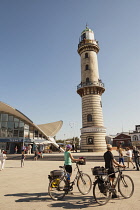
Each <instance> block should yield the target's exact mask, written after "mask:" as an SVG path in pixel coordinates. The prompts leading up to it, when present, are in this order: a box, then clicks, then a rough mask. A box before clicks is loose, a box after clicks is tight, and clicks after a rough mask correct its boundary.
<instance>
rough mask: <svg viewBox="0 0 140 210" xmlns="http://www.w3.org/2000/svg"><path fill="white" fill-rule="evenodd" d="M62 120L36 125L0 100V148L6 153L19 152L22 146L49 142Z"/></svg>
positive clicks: (32, 146) (60, 125)
mask: <svg viewBox="0 0 140 210" xmlns="http://www.w3.org/2000/svg"><path fill="white" fill-rule="evenodd" d="M62 124H63V122H62V121H57V122H53V123H46V124H40V125H36V124H34V123H33V121H31V120H30V119H29V118H28V117H27V116H26V115H24V114H23V113H22V112H20V111H19V110H17V109H15V108H13V107H11V106H9V105H8V104H5V103H3V102H1V101H0V149H1V150H4V151H5V152H6V153H11V154H12V153H15V148H17V152H18V153H21V150H22V148H23V146H29V145H30V146H31V148H32V152H34V150H35V148H36V145H39V147H42V149H43V146H44V145H47V144H49V143H51V142H50V139H49V138H50V137H54V136H55V135H56V134H57V132H58V131H59V130H60V129H61V127H62Z"/></svg>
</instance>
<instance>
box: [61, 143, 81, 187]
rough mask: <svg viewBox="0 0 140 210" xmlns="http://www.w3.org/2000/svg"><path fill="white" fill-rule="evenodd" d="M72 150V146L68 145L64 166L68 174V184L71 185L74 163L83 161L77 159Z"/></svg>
mask: <svg viewBox="0 0 140 210" xmlns="http://www.w3.org/2000/svg"><path fill="white" fill-rule="evenodd" d="M71 149H72V146H71V145H70V144H68V145H66V150H65V152H64V166H65V169H66V171H67V172H68V178H67V180H68V182H69V183H70V177H71V175H72V161H73V162H76V161H81V160H82V159H75V158H74V157H73V156H72V154H71V152H70V150H71Z"/></svg>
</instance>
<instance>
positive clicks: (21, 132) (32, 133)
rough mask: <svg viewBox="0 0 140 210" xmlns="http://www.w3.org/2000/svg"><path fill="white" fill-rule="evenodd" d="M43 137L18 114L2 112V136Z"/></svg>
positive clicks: (0, 115)
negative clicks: (17, 115)
mask: <svg viewBox="0 0 140 210" xmlns="http://www.w3.org/2000/svg"><path fill="white" fill-rule="evenodd" d="M8 137H9V138H27V139H29V138H30V139H38V138H39V139H42V138H44V136H43V135H42V133H40V132H39V131H38V130H36V129H34V127H33V126H30V125H28V124H27V123H25V122H23V121H22V120H21V119H18V118H17V117H16V116H13V115H11V114H8V113H4V112H0V138H8Z"/></svg>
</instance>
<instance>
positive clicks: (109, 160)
mask: <svg viewBox="0 0 140 210" xmlns="http://www.w3.org/2000/svg"><path fill="white" fill-rule="evenodd" d="M111 151H112V145H111V144H107V152H105V153H104V160H105V168H106V169H108V174H112V175H110V176H109V178H110V182H111V183H112V188H115V178H116V176H115V170H114V165H116V166H120V167H122V168H125V165H120V164H119V163H118V162H117V161H116V160H115V158H114V156H113V154H112V152H111ZM117 197H118V196H117V194H116V192H115V191H114V193H113V194H112V198H117Z"/></svg>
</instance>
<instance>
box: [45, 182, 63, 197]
mask: <svg viewBox="0 0 140 210" xmlns="http://www.w3.org/2000/svg"><path fill="white" fill-rule="evenodd" d="M48 193H49V195H50V197H51V198H52V199H53V200H61V199H62V198H64V196H65V194H66V181H65V180H64V179H62V180H61V179H59V178H58V179H53V180H52V181H51V182H50V183H49V187H48Z"/></svg>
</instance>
